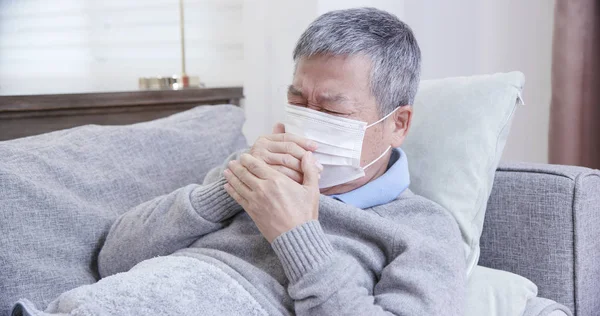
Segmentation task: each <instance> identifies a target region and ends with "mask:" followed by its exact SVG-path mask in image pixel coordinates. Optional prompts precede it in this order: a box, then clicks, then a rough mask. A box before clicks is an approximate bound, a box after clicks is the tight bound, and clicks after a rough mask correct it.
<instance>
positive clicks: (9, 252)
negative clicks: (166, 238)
mask: <svg viewBox="0 0 600 316" xmlns="http://www.w3.org/2000/svg"><path fill="white" fill-rule="evenodd" d="M243 123H244V112H243V110H242V109H240V108H238V107H235V106H231V105H220V106H202V107H197V108H195V109H192V110H189V111H186V112H183V113H178V114H175V115H172V116H170V117H168V118H164V119H159V120H155V121H151V122H146V123H140V124H135V125H129V126H95V125H88V126H83V127H78V128H73V129H69V130H64V131H58V132H53V133H49V134H44V135H39V136H34V137H28V138H22V139H16V140H12V141H6V142H0V232H1V234H2V237H0V315H7V314H8V313H9V312H10V309H11V307H12V305H13V304H14V303H15V302H16V301H17V300H18V299H19V298H28V299H29V300H31V301H32V302H34V303H35V304H36V305H37V306H46V305H47V304H48V303H49V302H50V301H52V300H53V299H55V298H56V297H57V296H58V295H59V294H61V293H62V292H64V291H67V290H70V289H72V288H75V287H78V286H80V285H84V284H90V283H94V282H95V281H96V280H97V279H98V272H97V269H96V256H97V254H98V251H99V249H100V247H101V246H102V243H103V240H104V238H105V236H106V233H107V231H108V229H109V228H110V226H111V224H112V222H113V221H114V220H115V218H116V217H117V216H119V215H120V214H122V213H123V212H125V211H127V210H128V209H129V208H131V207H133V206H136V205H138V204H140V203H142V202H145V201H147V200H150V199H152V198H154V197H156V196H159V195H162V194H166V193H169V192H171V191H173V190H175V189H177V188H180V187H182V186H184V185H187V184H190V183H202V179H203V178H204V175H205V174H206V173H207V172H208V170H210V168H212V167H214V166H216V165H217V164H219V163H221V162H222V161H223V160H224V159H225V158H226V157H227V156H228V155H229V154H230V153H231V152H233V151H236V150H239V149H242V148H244V147H246V141H245V139H244V137H243V135H242V133H241V128H242V125H243Z"/></svg>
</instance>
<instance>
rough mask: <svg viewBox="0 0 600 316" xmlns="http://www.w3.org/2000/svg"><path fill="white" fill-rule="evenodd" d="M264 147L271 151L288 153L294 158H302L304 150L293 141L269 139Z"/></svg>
mask: <svg viewBox="0 0 600 316" xmlns="http://www.w3.org/2000/svg"><path fill="white" fill-rule="evenodd" d="M266 149H267V150H268V151H270V152H272V153H278V154H290V155H292V156H294V157H295V158H296V159H298V160H300V159H302V156H304V153H305V152H306V150H305V149H304V148H302V147H300V146H298V144H296V143H294V142H283V141H270V142H268V143H267V146H266Z"/></svg>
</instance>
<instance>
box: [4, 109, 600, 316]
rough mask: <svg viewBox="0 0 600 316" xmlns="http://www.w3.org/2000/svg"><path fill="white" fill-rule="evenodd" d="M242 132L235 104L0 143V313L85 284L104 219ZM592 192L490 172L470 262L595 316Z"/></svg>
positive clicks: (238, 142) (212, 158) (218, 155)
mask: <svg viewBox="0 0 600 316" xmlns="http://www.w3.org/2000/svg"><path fill="white" fill-rule="evenodd" d="M243 123H244V115H243V111H242V110H240V109H239V108H237V107H234V106H217V107H198V108H196V109H193V110H190V111H188V112H185V113H180V114H176V115H173V116H171V117H168V118H164V119H159V120H155V121H151V122H147V123H140V124H134V125H128V126H103V127H100V126H91V125H90V126H83V127H78V128H74V129H70V130H63V131H58V132H53V133H49V134H44V135H39V136H34V137H29V138H23V139H17V140H13V141H7V142H0V157H2V159H0V231H1V232H2V235H3V237H2V238H1V239H0V315H5V314H9V313H10V311H11V308H12V304H14V303H15V302H16V301H17V300H18V299H20V298H27V299H29V300H31V301H32V302H33V303H35V304H36V305H37V306H38V307H41V308H43V307H44V306H46V305H47V304H48V303H49V302H50V301H52V300H53V299H55V298H56V297H57V296H58V295H59V294H60V293H62V292H64V291H67V290H69V289H72V288H75V287H77V286H80V285H84V284H91V283H94V282H96V281H97V280H98V272H97V268H96V258H97V254H98V251H99V249H100V248H101V246H102V243H103V240H104V238H105V236H106V233H107V231H108V229H109V228H110V225H111V224H112V222H113V221H114V220H115V219H116V218H117V217H118V216H119V215H120V214H122V213H123V212H125V211H127V210H128V209H129V208H131V207H133V206H135V205H137V204H139V203H141V202H144V201H146V200H149V199H151V198H152V197H155V196H158V195H161V194H166V193H168V192H170V191H172V190H174V189H177V188H179V187H181V186H184V185H186V184H189V183H192V182H200V181H202V178H203V177H204V175H205V174H206V173H207V172H208V170H209V169H210V168H211V167H212V166H215V165H216V164H218V163H219V162H220V161H222V160H223V159H224V158H225V157H226V156H227V155H228V154H229V153H230V152H233V151H235V150H239V149H241V148H244V146H246V143H245V140H244V137H243V136H242V133H241V126H242V125H243ZM206 148H208V150H206ZM599 192H600V172H598V171H596V170H591V169H587V168H581V167H571V166H553V165H545V164H529V163H506V164H503V165H501V166H500V167H499V168H498V170H497V172H496V176H495V182H494V186H493V190H492V194H491V197H490V199H489V202H488V207H487V213H486V216H485V225H484V229H483V233H482V236H481V242H480V246H481V256H480V259H479V264H480V265H482V266H487V267H491V268H495V269H501V270H506V271H510V272H513V273H516V274H519V275H522V276H524V277H526V278H528V279H530V280H531V281H533V282H534V283H535V284H536V285H537V286H538V289H539V296H541V297H545V298H548V299H552V300H555V301H557V302H559V303H562V304H564V305H566V306H567V307H569V308H570V309H571V310H572V311H573V312H574V314H575V315H579V316H588V315H598V311H600V294H599V293H598V291H599V290H598V285H599V284H600V264H598V263H597V262H596V261H595V260H596V259H598V256H599V253H600V195H599V194H598V193H599ZM15 315H18V313H15Z"/></svg>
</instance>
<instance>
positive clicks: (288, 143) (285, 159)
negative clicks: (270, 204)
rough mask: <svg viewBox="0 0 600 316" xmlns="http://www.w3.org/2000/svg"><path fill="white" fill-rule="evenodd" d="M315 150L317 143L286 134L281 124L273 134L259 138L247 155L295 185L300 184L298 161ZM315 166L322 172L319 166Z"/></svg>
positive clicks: (299, 165)
mask: <svg viewBox="0 0 600 316" xmlns="http://www.w3.org/2000/svg"><path fill="white" fill-rule="evenodd" d="M316 149H317V143H315V142H314V141H311V140H308V139H305V138H303V137H300V136H296V135H292V134H286V133H285V127H284V126H283V124H277V125H275V127H274V128H273V134H271V135H266V136H261V137H259V138H258V139H257V140H256V142H254V145H253V146H252V148H250V151H249V153H250V155H252V156H254V157H255V158H258V159H260V160H262V161H264V162H265V163H267V164H268V165H270V166H271V167H272V168H273V169H275V170H277V171H279V172H281V173H283V174H285V175H286V176H288V177H289V178H290V179H292V180H294V181H296V182H297V183H302V182H303V175H302V167H301V164H300V160H301V159H302V157H303V156H304V154H306V152H307V151H314V150H316ZM317 166H319V169H320V170H323V167H322V166H321V165H320V164H318V165H317Z"/></svg>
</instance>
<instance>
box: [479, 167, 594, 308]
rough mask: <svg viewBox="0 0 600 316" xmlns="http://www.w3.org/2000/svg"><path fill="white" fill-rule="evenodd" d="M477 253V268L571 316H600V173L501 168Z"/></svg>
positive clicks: (496, 178)
mask: <svg viewBox="0 0 600 316" xmlns="http://www.w3.org/2000/svg"><path fill="white" fill-rule="evenodd" d="M480 245H481V256H480V258H479V265H482V266H486V267H490V268H495V269H500V270H505V271H510V272H513V273H516V274H518V275H521V276H523V277H526V278H528V279H529V280H531V281H533V283H535V284H536V285H537V287H538V295H539V296H541V297H545V298H549V299H552V300H555V301H557V302H559V303H562V304H564V305H565V306H567V307H569V309H571V311H572V312H573V314H574V315H578V316H583V315H585V316H592V315H600V172H599V171H598V170H592V169H588V168H583V167H575V166H562V165H549V164H534V163H523V162H519V163H503V164H501V165H500V166H499V168H498V169H497V171H496V176H495V179H494V186H493V188H492V194H491V196H490V199H489V200H488V206H487V210H486V215H485V224H484V226H483V233H482V236H481V240H480Z"/></svg>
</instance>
